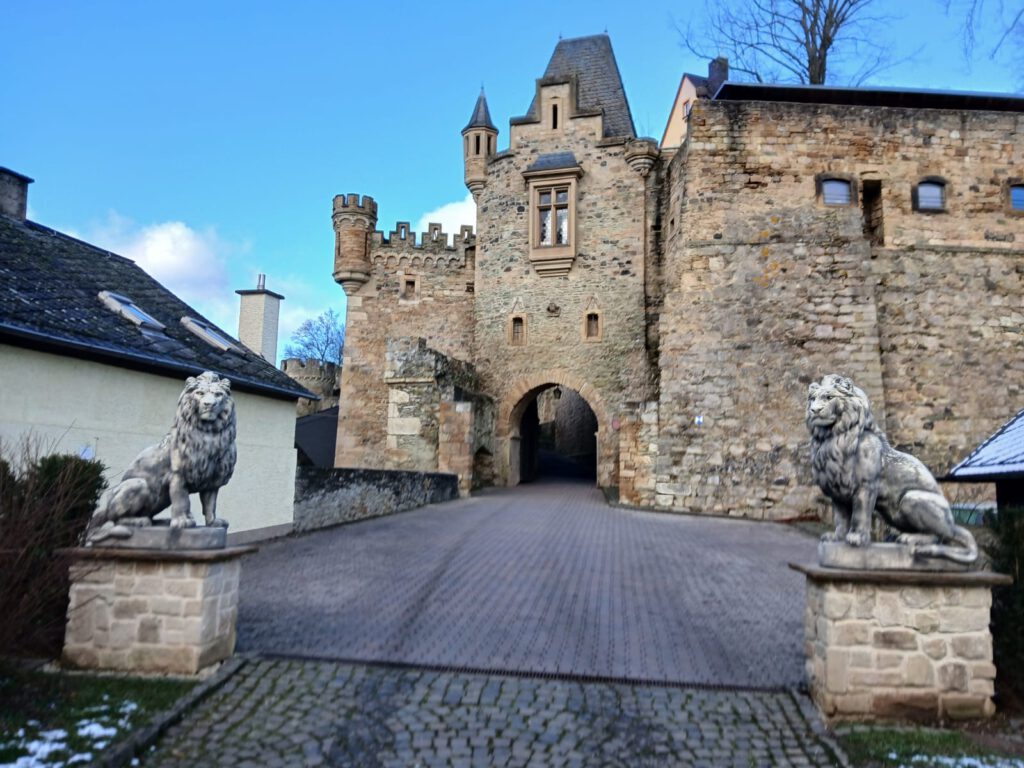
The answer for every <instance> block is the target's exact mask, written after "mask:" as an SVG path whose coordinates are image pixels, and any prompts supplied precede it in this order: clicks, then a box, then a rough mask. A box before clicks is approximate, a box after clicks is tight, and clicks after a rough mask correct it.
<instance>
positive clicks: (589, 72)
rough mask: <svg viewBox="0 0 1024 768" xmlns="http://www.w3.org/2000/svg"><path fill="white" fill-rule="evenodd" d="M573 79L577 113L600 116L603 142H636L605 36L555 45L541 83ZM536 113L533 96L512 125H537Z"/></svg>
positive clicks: (630, 118)
mask: <svg viewBox="0 0 1024 768" xmlns="http://www.w3.org/2000/svg"><path fill="white" fill-rule="evenodd" d="M573 79H575V80H576V87H577V91H576V101H577V103H576V110H577V112H582V113H598V112H603V113H604V136H605V137H606V138H610V137H626V138H636V129H635V128H634V127H633V115H632V113H631V112H630V111H629V102H628V101H627V100H626V90H625V89H624V88H623V87H622V77H621V75H619V65H618V63H617V62H616V61H615V53H614V52H613V51H612V42H611V40H610V39H609V38H608V35H590V36H589V37H576V38H572V39H568V40H559V41H558V45H556V46H555V52H554V53H553V54H551V61H549V62H548V68H547V69H546V70H545V71H544V77H543V78H542V80H541V83H542V84H555V83H565V82H569V81H571V80H573ZM537 112H538V107H537V97H536V95H534V98H533V101H531V102H530V109H529V110H528V111H527V114H526V116H525V117H524V118H518V119H514V120H513V123H516V122H536V121H538V120H539V119H540V115H539V114H538V113H537Z"/></svg>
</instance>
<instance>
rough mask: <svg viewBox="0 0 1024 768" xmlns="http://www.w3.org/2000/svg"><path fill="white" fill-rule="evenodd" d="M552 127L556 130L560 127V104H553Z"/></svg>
mask: <svg viewBox="0 0 1024 768" xmlns="http://www.w3.org/2000/svg"><path fill="white" fill-rule="evenodd" d="M551 127H552V128H553V129H555V130H557V129H558V105H557V104H552V105H551Z"/></svg>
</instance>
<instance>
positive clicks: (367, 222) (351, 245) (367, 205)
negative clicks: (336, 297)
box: [332, 195, 377, 296]
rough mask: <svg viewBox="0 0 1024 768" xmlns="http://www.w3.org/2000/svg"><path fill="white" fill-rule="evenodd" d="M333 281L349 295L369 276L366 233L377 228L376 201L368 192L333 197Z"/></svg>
mask: <svg viewBox="0 0 1024 768" xmlns="http://www.w3.org/2000/svg"><path fill="white" fill-rule="evenodd" d="M332 218H333V221H334V280H335V282H337V283H341V287H342V288H344V289H345V293H346V294H347V295H349V296H351V295H352V294H353V293H355V292H356V291H358V290H359V288H360V286H362V285H363V284H364V283H365V282H366V281H367V280H369V279H370V235H371V233H372V232H373V230H374V229H376V227H377V203H376V202H374V199H373V198H372V197H370V196H369V195H364V196H363V198H362V200H360V199H359V195H337V196H336V197H335V198H334V215H333V217H332Z"/></svg>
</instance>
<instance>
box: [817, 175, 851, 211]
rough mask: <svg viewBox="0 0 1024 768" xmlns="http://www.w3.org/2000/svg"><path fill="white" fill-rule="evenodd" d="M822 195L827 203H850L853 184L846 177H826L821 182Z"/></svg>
mask: <svg viewBox="0 0 1024 768" xmlns="http://www.w3.org/2000/svg"><path fill="white" fill-rule="evenodd" d="M821 197H822V202H824V203H825V205H840V206H841V205H850V204H851V203H852V202H853V185H852V184H851V183H850V182H849V181H847V180H846V179H825V180H824V181H822V182H821Z"/></svg>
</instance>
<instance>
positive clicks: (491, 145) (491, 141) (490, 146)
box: [487, 136, 494, 155]
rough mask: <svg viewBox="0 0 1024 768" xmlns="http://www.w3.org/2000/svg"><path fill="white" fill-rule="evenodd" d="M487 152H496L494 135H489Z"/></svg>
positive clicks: (490, 153) (489, 153)
mask: <svg viewBox="0 0 1024 768" xmlns="http://www.w3.org/2000/svg"><path fill="white" fill-rule="evenodd" d="M487 154H488V155H493V154H494V137H493V136H488V137H487Z"/></svg>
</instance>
